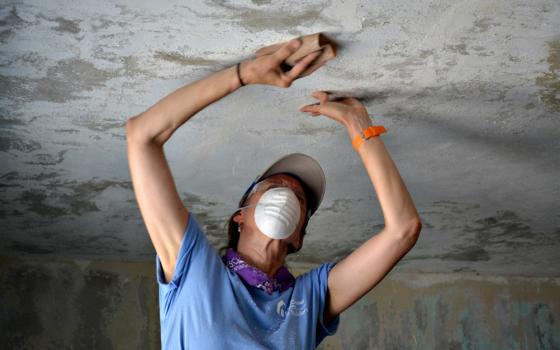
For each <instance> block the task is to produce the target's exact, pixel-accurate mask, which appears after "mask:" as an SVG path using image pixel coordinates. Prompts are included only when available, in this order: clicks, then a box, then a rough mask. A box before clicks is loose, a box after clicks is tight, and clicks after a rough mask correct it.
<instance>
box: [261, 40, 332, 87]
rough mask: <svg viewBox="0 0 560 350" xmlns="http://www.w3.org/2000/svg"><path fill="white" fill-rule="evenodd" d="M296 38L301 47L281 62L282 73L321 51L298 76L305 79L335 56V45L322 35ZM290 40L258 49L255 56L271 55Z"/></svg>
mask: <svg viewBox="0 0 560 350" xmlns="http://www.w3.org/2000/svg"><path fill="white" fill-rule="evenodd" d="M297 38H298V39H300V40H301V43H302V45H301V46H300V47H299V48H298V49H297V51H296V52H294V53H293V54H291V55H290V56H288V58H286V60H285V61H284V62H283V67H282V69H283V70H284V71H288V70H290V69H291V68H292V67H293V66H294V65H295V64H296V63H298V61H299V60H301V59H302V58H304V57H305V56H307V55H309V54H310V53H312V52H315V51H318V50H320V51H322V53H321V54H320V55H319V56H317V57H316V58H315V59H314V60H313V61H312V62H311V63H310V64H309V65H308V66H307V68H306V69H305V70H304V71H303V72H302V73H301V74H300V75H299V76H298V78H301V77H305V76H306V75H309V74H311V73H313V72H314V71H315V70H317V69H318V68H319V67H321V66H322V65H323V64H325V63H326V62H327V61H329V60H331V59H333V58H334V57H335V56H336V48H337V46H336V43H335V42H334V41H332V40H331V39H329V38H327V37H326V36H325V35H324V34H323V33H315V34H309V35H304V36H299V37H297ZM290 40H293V39H290ZM290 40H288V41H283V42H281V43H277V44H273V45H269V46H265V47H263V48H260V49H259V50H257V52H256V53H255V55H256V56H257V57H259V56H262V55H269V54H271V53H274V52H275V51H276V50H278V49H279V48H280V47H281V46H282V45H284V44H286V43H287V42H289V41H290Z"/></svg>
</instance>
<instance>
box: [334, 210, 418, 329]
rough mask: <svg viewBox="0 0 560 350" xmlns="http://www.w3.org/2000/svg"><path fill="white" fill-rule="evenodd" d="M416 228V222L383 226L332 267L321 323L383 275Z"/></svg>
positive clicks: (415, 234) (413, 239)
mask: <svg viewBox="0 0 560 350" xmlns="http://www.w3.org/2000/svg"><path fill="white" fill-rule="evenodd" d="M420 228H421V224H420V221H418V222H415V223H414V224H412V225H410V226H409V227H405V228H395V229H392V228H388V227H385V228H384V229H383V230H381V231H380V232H379V233H378V234H377V235H375V236H373V237H372V238H370V239H369V240H368V241H366V242H365V243H364V244H362V245H361V246H360V247H358V249H356V250H355V251H353V252H352V253H351V254H350V255H348V256H347V257H346V258H344V259H343V260H341V261H340V262H338V263H337V264H336V265H335V266H334V267H333V269H332V270H331V271H330V273H329V278H328V300H327V307H326V308H325V314H324V319H325V324H328V323H329V322H330V321H331V320H332V319H334V317H336V316H337V315H338V314H340V313H341V312H342V311H344V310H346V309H347V308H348V307H350V306H351V305H352V304H354V303H355V302H356V301H358V299H360V298H361V297H362V296H363V295H365V294H366V293H367V292H369V291H370V290H371V289H372V288H373V287H375V286H376V285H377V284H378V283H379V281H381V280H382V279H383V277H385V275H386V274H387V273H388V272H389V271H390V270H391V269H392V268H393V266H395V265H396V264H397V262H398V261H399V260H400V259H401V258H402V257H403V256H404V255H405V254H406V253H407V252H408V251H409V250H410V249H411V248H412V246H414V244H415V242H416V240H417V238H418V234H419V232H420Z"/></svg>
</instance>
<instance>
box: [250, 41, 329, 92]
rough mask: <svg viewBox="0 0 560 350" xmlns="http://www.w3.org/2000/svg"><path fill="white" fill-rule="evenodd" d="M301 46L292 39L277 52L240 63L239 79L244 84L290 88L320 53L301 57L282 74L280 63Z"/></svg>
mask: <svg viewBox="0 0 560 350" xmlns="http://www.w3.org/2000/svg"><path fill="white" fill-rule="evenodd" d="M300 46H301V40H300V39H293V40H290V41H288V42H287V43H286V44H284V45H282V46H281V47H280V48H279V49H278V50H277V51H275V52H274V53H272V54H269V55H262V56H259V57H257V58H254V59H251V60H246V61H243V62H241V65H240V66H239V70H240V75H241V79H242V80H243V83H244V84H265V85H272V86H278V87H284V88H287V87H290V86H291V85H292V82H293V81H294V80H296V79H297V78H298V76H299V75H300V74H301V73H302V72H303V71H304V70H305V69H306V68H307V66H308V65H309V64H310V63H311V62H312V61H313V60H314V59H315V58H317V57H318V56H319V54H320V53H321V51H315V52H312V53H310V54H309V55H307V56H305V57H303V58H302V59H301V60H299V61H298V63H296V64H295V65H294V66H293V67H292V69H290V70H289V71H287V72H284V71H283V70H282V68H281V65H282V62H284V60H286V58H288V57H289V56H290V55H291V54H293V53H294V52H296V51H297V49H298V48H299V47H300Z"/></svg>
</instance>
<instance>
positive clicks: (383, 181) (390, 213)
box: [348, 127, 420, 228]
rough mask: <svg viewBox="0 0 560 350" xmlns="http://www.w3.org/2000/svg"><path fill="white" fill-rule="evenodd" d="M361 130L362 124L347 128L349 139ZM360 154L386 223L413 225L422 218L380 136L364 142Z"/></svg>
mask: <svg viewBox="0 0 560 350" xmlns="http://www.w3.org/2000/svg"><path fill="white" fill-rule="evenodd" d="M359 130H361V129H360V127H353V128H352V127H350V128H348V134H349V136H350V138H351V139H353V137H355V136H356V135H358V134H359ZM358 154H359V156H360V158H361V159H362V162H363V163H364V166H365V168H366V170H367V173H368V175H369V177H370V179H371V182H372V184H373V187H374V188H375V191H376V193H377V197H378V199H379V203H380V205H381V209H382V211H383V217H384V220H385V226H387V227H394V228H410V227H412V228H414V225H417V224H418V222H419V220H420V219H419V215H418V213H417V211H416V207H415V206H414V203H413V201H412V198H411V196H410V194H409V193H408V191H407V189H406V186H405V184H404V182H403V180H402V178H401V176H400V174H399V172H398V170H397V168H396V166H395V163H394V162H393V160H392V159H391V156H390V155H389V152H387V149H386V148H385V145H384V144H383V141H382V140H381V138H380V137H379V136H376V137H371V138H369V139H368V140H366V141H364V142H363V143H362V145H361V146H360V147H359V148H358Z"/></svg>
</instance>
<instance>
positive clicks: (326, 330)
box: [314, 262, 340, 346]
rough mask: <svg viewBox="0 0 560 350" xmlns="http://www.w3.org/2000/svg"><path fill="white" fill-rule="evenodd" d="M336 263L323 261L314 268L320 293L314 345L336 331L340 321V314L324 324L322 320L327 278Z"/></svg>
mask: <svg viewBox="0 0 560 350" xmlns="http://www.w3.org/2000/svg"><path fill="white" fill-rule="evenodd" d="M335 265H336V262H328V263H324V264H323V265H321V266H319V267H318V268H317V269H316V270H315V273H316V276H315V278H314V279H315V280H316V283H317V285H318V288H319V293H320V295H321V303H320V307H319V316H318V317H319V320H318V322H317V338H316V341H315V344H316V346H319V344H320V343H321V341H322V340H323V339H324V338H325V337H327V336H329V335H333V334H335V333H336V331H337V329H338V325H339V323H340V315H336V317H335V318H334V319H333V320H332V321H331V322H330V323H329V324H324V322H323V315H324V313H325V307H326V301H327V300H326V299H327V290H328V279H329V272H330V271H331V270H332V268H333V267H334V266H335Z"/></svg>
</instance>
